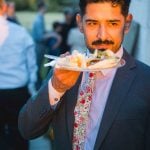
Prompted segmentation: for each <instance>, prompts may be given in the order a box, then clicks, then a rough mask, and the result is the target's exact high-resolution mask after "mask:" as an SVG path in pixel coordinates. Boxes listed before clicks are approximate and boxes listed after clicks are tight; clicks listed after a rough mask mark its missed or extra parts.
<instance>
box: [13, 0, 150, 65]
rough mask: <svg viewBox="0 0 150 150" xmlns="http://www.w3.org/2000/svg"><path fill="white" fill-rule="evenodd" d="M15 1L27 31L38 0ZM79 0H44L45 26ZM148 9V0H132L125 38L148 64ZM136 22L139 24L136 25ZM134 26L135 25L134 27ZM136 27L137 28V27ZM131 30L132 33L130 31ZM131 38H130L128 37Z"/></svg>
mask: <svg viewBox="0 0 150 150" xmlns="http://www.w3.org/2000/svg"><path fill="white" fill-rule="evenodd" d="M13 1H14V2H15V3H16V10H17V16H18V18H19V20H20V22H21V23H22V25H24V26H25V27H26V28H27V29H28V30H29V31H30V30H31V27H32V22H33V19H34V17H35V13H36V3H37V2H38V0H26V1H24V2H22V0H13ZM78 1H79V0H45V3H46V4H47V7H48V11H47V13H46V14H45V22H46V28H47V29H48V30H49V29H51V28H52V23H53V22H54V21H57V20H59V21H63V20H64V16H63V11H64V9H65V8H68V7H69V8H71V9H73V10H74V11H76V10H77V9H78ZM149 9H150V1H149V0H142V1H141V0H132V1H131V6H130V12H131V13H132V14H133V16H134V21H135V24H133V27H132V28H131V29H132V31H131V33H130V34H129V36H127V37H126V38H125V40H126V41H127V42H125V45H126V46H125V47H127V48H129V51H131V49H132V46H133V44H134V47H136V51H134V52H132V54H133V55H134V57H136V58H137V59H139V60H141V61H143V62H144V63H146V64H148V65H150V50H149V49H150V46H149V43H150V37H149V34H150V21H149V20H150V15H148V10H149ZM136 23H137V24H138V25H139V26H138V27H137V26H136ZM135 26H136V27H135ZM137 28H138V29H137ZM132 32H133V33H132ZM129 37H130V38H131V40H130V38H129Z"/></svg>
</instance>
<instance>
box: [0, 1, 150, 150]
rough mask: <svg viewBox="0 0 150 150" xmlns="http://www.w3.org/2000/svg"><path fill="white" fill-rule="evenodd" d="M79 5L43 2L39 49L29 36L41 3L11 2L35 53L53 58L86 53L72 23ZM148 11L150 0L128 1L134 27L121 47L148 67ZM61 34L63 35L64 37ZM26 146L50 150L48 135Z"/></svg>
mask: <svg viewBox="0 0 150 150" xmlns="http://www.w3.org/2000/svg"><path fill="white" fill-rule="evenodd" d="M9 1H10V0H9ZM78 1H79V0H43V2H44V3H45V6H44V7H46V8H44V13H43V17H44V24H45V28H46V29H44V30H45V31H44V32H43V35H44V36H43V37H44V40H42V47H41V41H40V42H39V41H36V39H34V36H33V33H32V32H33V28H34V23H35V22H36V19H35V18H36V16H37V13H38V7H39V6H38V4H39V2H41V0H24V1H23V0H11V2H13V3H14V4H15V17H16V18H17V21H18V22H19V24H20V25H21V26H23V27H25V28H26V29H27V31H28V32H29V34H30V35H31V36H32V37H33V39H34V41H35V43H36V44H37V51H38V49H40V50H42V49H44V51H43V52H44V53H49V54H53V55H60V54H61V53H64V52H65V51H72V49H74V47H75V48H77V49H78V50H80V49H81V51H82V50H85V49H86V48H85V46H84V45H82V44H83V43H84V42H83V40H84V38H83V36H82V35H81V34H80V32H78V31H77V26H76V23H75V20H74V19H75V18H74V16H75V14H76V12H77V11H78ZM45 9H46V10H45ZM148 10H150V0H142V1H141V0H131V7H130V12H131V13H132V14H133V23H132V25H131V29H130V32H129V34H128V35H127V36H126V37H125V39H124V47H125V48H126V49H127V50H128V52H129V53H130V54H131V55H132V56H133V57H135V58H136V59H139V60H140V61H142V62H144V63H146V64H147V65H150V46H149V43H150V36H149V35H150V15H149V14H148ZM70 15H71V19H70ZM39 29H40V28H39ZM63 31H65V33H64V32H63ZM45 39H46V40H45ZM47 39H48V40H47ZM76 39H77V41H76ZM79 39H81V40H79ZM80 42H81V43H80ZM63 43H66V45H62V44H63ZM39 44H40V45H39ZM44 44H46V48H45V47H43V45H44ZM44 46H45V45H44ZM47 47H49V48H48V51H45V49H46V50H47ZM54 50H55V51H54ZM61 50H62V51H61ZM63 50H64V51H63ZM38 55H39V54H38ZM40 57H42V60H40V65H39V64H38V67H39V74H38V75H39V76H40V77H39V80H38V81H39V83H38V86H37V89H38V88H40V86H41V84H42V81H43V80H44V79H45V77H46V75H47V73H48V68H44V67H43V64H44V63H46V62H47V60H45V59H43V54H40ZM37 63H38V62H37ZM29 143H30V144H29V150H51V142H50V133H47V134H45V135H43V136H42V137H39V138H37V139H34V140H31V141H30V142H29ZM0 149H1V147H0Z"/></svg>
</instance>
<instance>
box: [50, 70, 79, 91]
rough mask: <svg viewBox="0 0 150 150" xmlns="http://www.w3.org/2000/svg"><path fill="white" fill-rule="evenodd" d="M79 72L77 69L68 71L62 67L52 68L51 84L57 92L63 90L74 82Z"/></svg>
mask: <svg viewBox="0 0 150 150" xmlns="http://www.w3.org/2000/svg"><path fill="white" fill-rule="evenodd" d="M79 75H80V72H78V71H70V70H64V69H60V68H59V69H57V68H55V69H54V73H53V76H52V80H51V82H52V86H53V87H54V88H55V90H57V91H58V92H65V91H66V90H68V89H70V88H71V87H72V86H74V84H75V83H76V81H77V79H78V77H79Z"/></svg>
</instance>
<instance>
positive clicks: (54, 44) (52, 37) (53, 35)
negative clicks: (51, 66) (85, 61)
mask: <svg viewBox="0 0 150 150" xmlns="http://www.w3.org/2000/svg"><path fill="white" fill-rule="evenodd" d="M52 27H53V29H52V31H50V32H49V33H48V34H49V39H48V40H47V47H48V49H49V50H48V54H50V55H55V56H59V55H60V44H61V42H62V37H61V34H60V33H61V32H62V29H63V25H62V23H60V22H58V21H55V22H54V23H53V24H52Z"/></svg>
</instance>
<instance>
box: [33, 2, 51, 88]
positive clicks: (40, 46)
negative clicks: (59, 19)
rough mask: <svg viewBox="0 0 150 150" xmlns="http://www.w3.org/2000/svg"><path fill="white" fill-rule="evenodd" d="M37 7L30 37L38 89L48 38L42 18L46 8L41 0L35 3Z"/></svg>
mask: <svg viewBox="0 0 150 150" xmlns="http://www.w3.org/2000/svg"><path fill="white" fill-rule="evenodd" d="M37 9H38V12H37V15H36V17H35V20H34V22H33V25H32V37H33V39H34V41H35V43H36V56H37V64H38V80H37V83H36V88H37V89H39V88H40V86H41V83H42V79H41V75H40V71H41V65H42V61H43V57H44V54H45V53H46V42H47V40H48V34H47V33H46V27H45V19H44V15H45V13H46V10H47V7H46V4H45V3H44V2H43V1H39V2H38V3H37Z"/></svg>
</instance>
